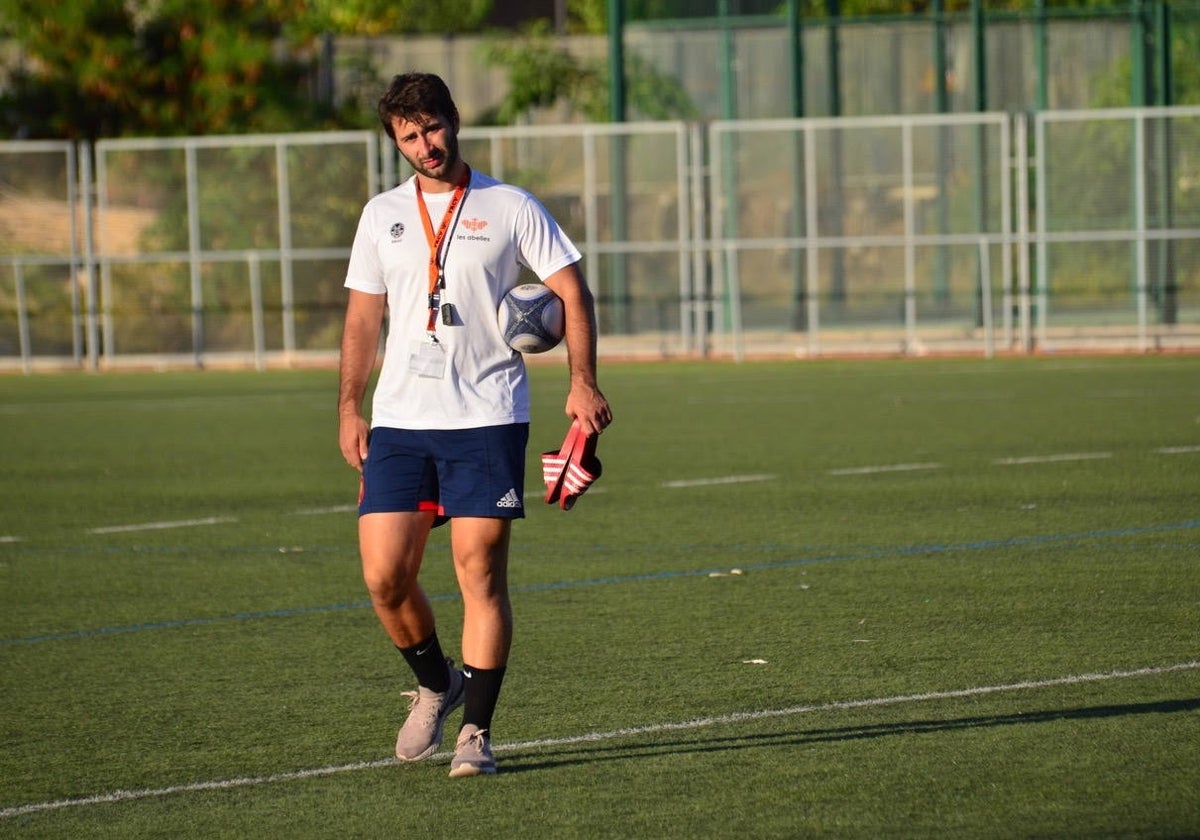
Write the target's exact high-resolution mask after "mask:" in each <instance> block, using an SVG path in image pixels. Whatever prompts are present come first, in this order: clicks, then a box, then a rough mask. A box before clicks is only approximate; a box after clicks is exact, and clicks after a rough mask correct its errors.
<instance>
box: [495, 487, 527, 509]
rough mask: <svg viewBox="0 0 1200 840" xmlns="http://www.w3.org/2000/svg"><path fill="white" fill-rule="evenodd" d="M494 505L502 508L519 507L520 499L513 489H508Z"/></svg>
mask: <svg viewBox="0 0 1200 840" xmlns="http://www.w3.org/2000/svg"><path fill="white" fill-rule="evenodd" d="M496 507H502V508H519V507H521V499H520V497H519V496H517V491H516V490H515V489H512V490H509V491H508V492H507V493H505V494H504V498H503V499H501V500H500V501H498V502H496Z"/></svg>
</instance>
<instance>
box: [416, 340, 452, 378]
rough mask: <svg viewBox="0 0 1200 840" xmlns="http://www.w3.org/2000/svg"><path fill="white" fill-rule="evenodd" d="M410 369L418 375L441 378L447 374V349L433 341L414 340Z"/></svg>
mask: <svg viewBox="0 0 1200 840" xmlns="http://www.w3.org/2000/svg"><path fill="white" fill-rule="evenodd" d="M408 369H409V370H411V371H412V372H413V373H415V374H416V375H417V376H424V377H426V378H427V379H441V378H442V377H444V376H445V375H446V349H445V348H444V347H442V345H440V344H434V343H433V342H431V341H415V342H413V345H412V354H411V355H410V356H409V357H408Z"/></svg>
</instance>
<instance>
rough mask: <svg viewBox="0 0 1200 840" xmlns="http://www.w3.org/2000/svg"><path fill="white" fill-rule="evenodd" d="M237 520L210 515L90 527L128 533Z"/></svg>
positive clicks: (94, 530) (100, 531) (95, 530)
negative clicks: (168, 520) (201, 517)
mask: <svg viewBox="0 0 1200 840" xmlns="http://www.w3.org/2000/svg"><path fill="white" fill-rule="evenodd" d="M230 522H237V519H235V518H233V517H232V516H209V517H206V518H204V519H178V520H175V521H174V522H143V523H141V524H139V525H109V526H106V527H104V528H89V529H88V530H87V533H89V534H126V533H130V532H133V531H164V530H166V529H168V528H191V527H193V526H196V525H227V524H229V523H230Z"/></svg>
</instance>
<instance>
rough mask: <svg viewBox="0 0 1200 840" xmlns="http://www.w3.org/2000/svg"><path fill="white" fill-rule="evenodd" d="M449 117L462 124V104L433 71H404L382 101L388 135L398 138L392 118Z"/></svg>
mask: <svg viewBox="0 0 1200 840" xmlns="http://www.w3.org/2000/svg"><path fill="white" fill-rule="evenodd" d="M432 116H442V117H448V118H449V119H450V120H451V121H453V122H454V123H455V124H456V125H457V123H458V107H457V106H456V105H455V104H454V99H453V98H452V97H451V96H450V88H448V87H446V83H445V82H443V81H442V79H441V77H440V76H435V75H434V74H433V73H402V74H400V75H399V76H394V77H393V78H392V83H391V84H390V85H389V86H388V89H387V93H385V94H384V95H383V96H382V97H381V98H380V100H379V121H380V122H382V123H383V130H384V131H386V132H387V135H388V137H391V138H392V139H393V140H395V139H396V134H395V129H394V128H393V127H392V119H393V118H394V117H399V118H400V119H402V120H415V119H417V118H419V117H432Z"/></svg>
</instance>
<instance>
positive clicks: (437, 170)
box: [403, 133, 459, 181]
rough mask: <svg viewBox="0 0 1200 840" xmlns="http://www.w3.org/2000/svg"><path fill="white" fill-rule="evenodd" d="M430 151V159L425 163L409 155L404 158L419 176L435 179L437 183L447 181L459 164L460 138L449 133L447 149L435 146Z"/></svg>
mask: <svg viewBox="0 0 1200 840" xmlns="http://www.w3.org/2000/svg"><path fill="white" fill-rule="evenodd" d="M430 151H431V154H430V156H429V158H427V159H426V160H425V161H424V162H422V161H420V160H413V159H412V158H410V157H409V156H408V155H403V157H404V159H405V160H406V161H408V165H409V166H411V167H412V168H413V169H414V170H416V171H417V173H418V174H420V175H424V176H425V177H426V178H433V179H434V180H436V181H442V180H445V179H446V176H448V175H449V174H450V173H451V172H452V171H453V170H454V167H455V166H456V165H457V164H458V160H459V155H458V138H457V137H455V136H454V135H453V134H449V133H448V134H447V136H446V147H445V148H444V149H443V148H438V147H436V146H435V147H434V148H433V149H431V150H430Z"/></svg>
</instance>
